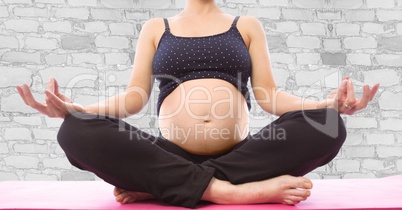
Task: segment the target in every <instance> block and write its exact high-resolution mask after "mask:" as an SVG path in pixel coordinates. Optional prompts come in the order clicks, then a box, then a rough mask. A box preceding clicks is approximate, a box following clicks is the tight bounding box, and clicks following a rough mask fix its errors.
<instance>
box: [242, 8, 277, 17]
mask: <svg viewBox="0 0 402 210" xmlns="http://www.w3.org/2000/svg"><path fill="white" fill-rule="evenodd" d="M246 14H247V15H253V16H255V17H258V18H264V19H265V18H266V19H272V20H279V19H280V17H281V11H280V10H279V8H260V7H257V8H249V9H247V13H246Z"/></svg>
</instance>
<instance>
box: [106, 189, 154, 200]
mask: <svg viewBox="0 0 402 210" xmlns="http://www.w3.org/2000/svg"><path fill="white" fill-rule="evenodd" d="M113 194H114V196H115V198H116V201H117V202H119V203H121V204H127V203H134V202H137V201H144V200H150V199H153V198H154V196H152V195H151V194H148V193H143V192H131V191H127V190H123V189H120V188H117V187H115V188H114V190H113Z"/></svg>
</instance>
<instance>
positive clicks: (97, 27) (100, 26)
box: [84, 22, 108, 33]
mask: <svg viewBox="0 0 402 210" xmlns="http://www.w3.org/2000/svg"><path fill="white" fill-rule="evenodd" d="M107 30H108V28H107V26H106V24H105V23H104V22H88V23H84V31H86V32H90V33H101V32H105V31H107Z"/></svg>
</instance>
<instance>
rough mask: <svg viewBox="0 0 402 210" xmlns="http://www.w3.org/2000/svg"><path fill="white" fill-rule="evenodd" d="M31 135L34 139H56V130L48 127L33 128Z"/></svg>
mask: <svg viewBox="0 0 402 210" xmlns="http://www.w3.org/2000/svg"><path fill="white" fill-rule="evenodd" d="M32 131H33V135H34V137H35V139H49V140H54V139H56V136H57V132H56V131H54V130H49V129H33V130H32Z"/></svg>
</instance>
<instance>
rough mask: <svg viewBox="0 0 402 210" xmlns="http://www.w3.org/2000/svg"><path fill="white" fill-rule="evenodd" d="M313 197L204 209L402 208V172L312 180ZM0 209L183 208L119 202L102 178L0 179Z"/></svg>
mask: <svg viewBox="0 0 402 210" xmlns="http://www.w3.org/2000/svg"><path fill="white" fill-rule="evenodd" d="M313 182H314V188H313V190H312V195H311V197H310V198H309V199H308V200H307V201H305V202H303V203H300V204H298V205H295V206H286V205H280V204H258V205H214V204H202V205H199V206H197V209H203V210H225V209H227V210H229V209H230V210H250V209H252V210H257V209H272V210H276V209H284V210H286V209H314V210H318V209H402V175H401V176H392V177H387V178H381V179H343V180H342V179H341V180H338V179H333V180H313ZM0 209H89V210H95V209H96V210H103V209H105V210H106V209H107V210H113V209H119V210H120V209H121V210H125V209H183V208H180V207H174V206H168V205H166V204H163V203H161V202H157V201H152V202H144V203H136V204H128V205H120V204H119V203H116V202H115V201H114V197H113V186H111V185H109V184H107V183H105V182H101V181H82V182H57V181H52V182H40V181H38V182H25V181H6V182H0Z"/></svg>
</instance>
